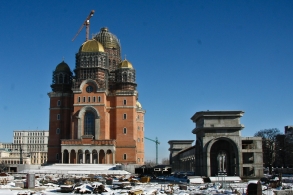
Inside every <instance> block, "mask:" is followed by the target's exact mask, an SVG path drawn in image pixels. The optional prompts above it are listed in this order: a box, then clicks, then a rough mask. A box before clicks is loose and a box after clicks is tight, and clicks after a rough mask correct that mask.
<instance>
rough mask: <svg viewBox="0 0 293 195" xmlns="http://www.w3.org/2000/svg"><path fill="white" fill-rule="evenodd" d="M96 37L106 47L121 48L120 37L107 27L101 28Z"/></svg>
mask: <svg viewBox="0 0 293 195" xmlns="http://www.w3.org/2000/svg"><path fill="white" fill-rule="evenodd" d="M94 39H96V40H97V41H99V42H100V43H101V44H102V45H103V46H104V47H105V48H111V49H112V48H115V49H120V43H119V40H118V38H117V37H116V36H115V35H113V34H112V33H110V32H109V31H108V28H107V27H103V28H101V30H100V32H99V33H98V34H97V35H96V36H95V38H94Z"/></svg>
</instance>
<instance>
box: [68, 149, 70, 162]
mask: <svg viewBox="0 0 293 195" xmlns="http://www.w3.org/2000/svg"><path fill="white" fill-rule="evenodd" d="M68 164H70V152H68Z"/></svg>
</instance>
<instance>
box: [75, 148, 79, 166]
mask: <svg viewBox="0 0 293 195" xmlns="http://www.w3.org/2000/svg"><path fill="white" fill-rule="evenodd" d="M75 156H76V157H75V164H78V151H75Z"/></svg>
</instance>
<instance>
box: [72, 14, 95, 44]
mask: <svg viewBox="0 0 293 195" xmlns="http://www.w3.org/2000/svg"><path fill="white" fill-rule="evenodd" d="M94 13H95V10H92V11H91V12H90V14H89V15H88V17H87V18H86V19H85V21H84V22H83V24H82V25H81V27H80V28H79V30H78V31H77V33H76V35H75V36H74V37H73V39H72V41H74V40H75V38H76V37H77V36H78V34H79V33H80V31H81V30H82V29H83V27H84V26H85V27H86V35H85V41H87V40H89V31H90V19H91V17H92V16H93V15H94Z"/></svg>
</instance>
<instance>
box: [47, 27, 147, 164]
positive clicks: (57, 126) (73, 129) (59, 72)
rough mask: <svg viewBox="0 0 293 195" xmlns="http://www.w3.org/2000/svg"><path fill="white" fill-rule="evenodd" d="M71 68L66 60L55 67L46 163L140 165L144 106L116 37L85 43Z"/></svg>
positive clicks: (105, 34) (104, 34)
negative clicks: (73, 66)
mask: <svg viewBox="0 0 293 195" xmlns="http://www.w3.org/2000/svg"><path fill="white" fill-rule="evenodd" d="M74 73H75V75H73V73H72V72H71V70H70V68H69V66H68V65H67V64H66V63H65V62H64V61H63V62H61V63H60V64H58V65H57V67H56V69H55V71H54V72H53V82H52V85H51V87H52V92H50V93H49V94H48V95H49V97H50V120H49V121H50V122H49V142H48V162H49V163H89V164H97V163H100V164H110V163H111V164H114V163H121V164H144V114H145V110H143V109H142V107H141V104H140V103H139V102H138V92H137V91H136V86H137V84H136V82H135V70H134V68H133V67H132V64H131V63H130V62H129V61H127V60H126V59H125V60H122V59H121V57H120V43H119V41H118V39H117V38H116V36H115V35H113V34H111V33H110V32H108V29H107V28H102V29H101V32H99V33H98V34H97V35H96V36H95V38H94V39H93V40H89V41H86V42H85V43H83V44H82V46H81V47H80V49H79V52H78V53H77V54H76V65H75V69H74Z"/></svg>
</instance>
